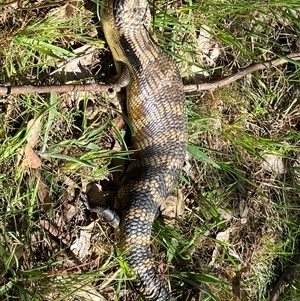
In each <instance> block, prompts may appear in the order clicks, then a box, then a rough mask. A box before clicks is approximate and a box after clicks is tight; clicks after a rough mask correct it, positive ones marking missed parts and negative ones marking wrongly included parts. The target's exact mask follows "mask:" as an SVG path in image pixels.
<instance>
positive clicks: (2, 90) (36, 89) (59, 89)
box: [0, 84, 120, 95]
mask: <svg viewBox="0 0 300 301" xmlns="http://www.w3.org/2000/svg"><path fill="white" fill-rule="evenodd" d="M119 91H120V87H119V86H116V85H104V84H87V85H53V86H30V85H27V86H6V87H5V86H0V95H10V94H29V93H39V94H42V93H51V92H54V93H55V92H56V93H65V92H119Z"/></svg>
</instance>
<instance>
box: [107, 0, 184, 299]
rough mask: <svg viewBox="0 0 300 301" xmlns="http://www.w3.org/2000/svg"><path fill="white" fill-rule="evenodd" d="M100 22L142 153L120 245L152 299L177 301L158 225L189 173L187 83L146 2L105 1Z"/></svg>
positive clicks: (132, 168)
mask: <svg viewBox="0 0 300 301" xmlns="http://www.w3.org/2000/svg"><path fill="white" fill-rule="evenodd" d="M101 22H102V27H103V31H104V34H105V37H106V40H107V43H108V45H109V47H110V50H111V52H112V55H113V58H114V61H115V64H116V68H117V71H118V73H119V75H120V77H119V84H120V85H121V86H126V94H127V112H128V117H129V119H130V121H131V125H132V128H133V133H132V148H133V149H134V150H137V151H136V153H135V155H134V156H133V158H132V161H131V163H130V165H129V167H128V170H127V173H126V176H125V180H124V182H123V183H122V186H121V188H120V190H119V193H118V199H119V201H120V209H121V212H122V213H121V225H120V230H121V245H122V247H123V248H124V249H126V250H127V252H126V261H127V262H128V264H129V265H130V266H131V268H132V269H133V271H134V272H135V274H136V278H137V280H136V282H135V287H136V289H137V290H138V291H139V292H140V293H141V294H143V296H144V297H145V298H146V299H147V300H156V301H166V300H170V298H171V293H170V291H169V289H168V288H167V286H166V284H165V282H164V281H163V280H162V278H161V276H160V275H159V274H158V272H157V269H156V267H155V264H154V262H153V259H152V257H151V251H150V239H151V229H152V223H153V220H154V218H155V215H156V213H157V211H158V209H159V207H160V205H161V204H162V203H163V202H164V200H165V199H166V198H167V197H168V195H169V194H170V192H171V191H172V189H173V188H174V184H175V182H176V181H177V180H178V176H179V173H180V171H181V169H182V166H183V162H184V158H185V154H186V143H187V121H186V120H187V118H186V107H185V102H184V94H183V84H182V80H181V77H180V74H179V72H178V70H177V68H176V66H175V64H174V62H173V60H172V59H171V58H170V57H169V56H168V55H167V54H165V53H164V52H163V51H162V50H161V49H160V48H159V47H158V46H157V45H156V44H155V42H154V41H153V40H152V39H151V38H150V36H149V32H148V28H149V23H150V13H149V8H148V3H147V1H146V0H104V1H103V2H102V10H101Z"/></svg>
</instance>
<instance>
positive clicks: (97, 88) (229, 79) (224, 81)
mask: <svg viewBox="0 0 300 301" xmlns="http://www.w3.org/2000/svg"><path fill="white" fill-rule="evenodd" d="M292 61H300V53H291V54H289V55H287V56H286V57H284V58H279V59H274V60H270V61H266V62H264V63H258V64H253V65H250V66H249V67H246V68H242V69H240V70H239V71H238V72H237V73H235V74H232V75H229V76H226V77H223V78H221V79H218V80H214V81H210V82H207V83H197V84H192V85H185V86H184V92H185V93H197V92H201V91H212V90H215V89H217V88H220V87H223V86H226V85H229V84H231V83H233V82H235V81H237V80H239V79H241V78H242V77H244V76H246V75H248V74H250V73H253V72H255V71H258V70H264V69H269V68H271V67H276V66H279V65H282V64H285V63H288V62H292ZM119 91H120V87H118V86H115V85H104V84H86V85H84V84H82V85H53V86H30V85H27V86H0V95H9V94H29V93H51V92H53V93H55V92H56V93H65V92H119Z"/></svg>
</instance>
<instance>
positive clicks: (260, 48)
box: [0, 0, 300, 301]
mask: <svg viewBox="0 0 300 301" xmlns="http://www.w3.org/2000/svg"><path fill="white" fill-rule="evenodd" d="M2 3H5V1H0V5H1V4H2ZM85 4H86V5H85V6H81V7H76V8H71V7H70V6H68V7H65V6H62V7H60V8H59V9H58V8H56V9H54V10H53V11H51V13H50V12H49V11H48V9H41V10H39V11H36V10H28V11H18V10H15V9H13V8H11V9H8V8H3V9H2V8H0V9H2V10H1V11H0V25H1V28H3V30H2V31H1V33H0V42H1V45H2V47H1V49H0V83H1V84H5V85H25V84H35V85H47V84H59V83H65V82H66V81H67V80H69V78H68V76H69V74H66V73H64V72H61V70H62V66H63V65H64V64H67V63H70V62H72V60H74V59H75V58H77V57H79V56H80V55H78V54H76V52H75V49H77V48H79V47H81V46H83V45H86V44H89V45H91V46H94V47H96V51H95V53H94V56H93V59H92V63H89V64H88V66H85V70H88V73H87V74H90V75H92V76H89V79H90V78H91V77H94V78H95V79H96V80H97V81H106V80H107V78H108V75H109V74H110V69H111V67H110V64H111V63H112V61H111V58H110V57H109V56H108V52H107V51H106V48H105V47H106V46H105V41H104V38H103V35H102V31H101V28H100V27H99V20H98V12H99V5H98V4H97V1H93V3H91V2H86V3H85ZM26 5H29V4H28V3H27V2H24V3H23V6H26ZM66 9H67V10H66ZM155 9H156V14H155V23H154V25H152V27H153V29H154V32H155V37H154V38H155V39H156V40H157V42H158V43H159V45H161V47H162V48H163V49H164V50H165V51H166V52H168V53H169V54H170V55H172V56H173V57H174V58H175V59H176V62H177V64H178V66H179V68H180V70H181V74H182V76H183V77H184V78H185V82H192V81H193V78H196V80H199V78H201V79H204V80H205V81H209V80H213V79H218V78H220V77H222V76H226V75H229V74H232V73H234V72H236V71H237V70H238V69H239V68H241V67H246V66H248V65H249V64H251V63H254V62H261V61H265V60H269V59H273V58H276V57H282V56H285V55H287V54H289V53H291V52H299V43H298V40H299V35H300V23H299V12H298V11H297V10H298V9H299V4H298V0H297V1H296V0H286V1H277V0H271V1H264V0H258V1H250V2H249V1H241V0H232V1H226V0H221V1H209V2H203V1H186V4H184V5H183V4H181V2H179V1H178V2H177V1H156V4H155ZM95 29H97V32H96V33H95ZM57 70H59V72H57ZM102 73H104V74H102ZM195 73H197V76H196V75H195ZM72 80H73V81H74V82H76V83H77V82H82V81H83V82H84V81H85V78H80V77H79V78H75V79H74V78H73V79H72ZM78 98H79V99H78V100H77V99H76V97H71V96H70V95H68V94H55V93H52V94H50V95H20V96H15V95H9V96H5V97H2V98H1V100H0V121H1V124H2V127H1V129H0V187H1V189H0V200H1V202H0V228H1V231H0V299H1V300H48V299H50V298H51V299H52V300H78V299H85V300H88V299H93V298H95V296H94V295H97V296H99V295H100V296H102V298H104V300H137V296H136V295H135V294H133V293H132V290H131V284H130V281H127V280H130V276H129V275H130V272H129V271H128V267H127V266H126V264H125V263H124V262H123V260H122V255H123V254H121V253H120V252H119V251H118V247H117V239H116V238H115V235H114V233H113V230H112V229H111V228H110V226H108V225H107V224H106V223H105V222H104V221H103V220H102V219H100V220H97V223H96V226H95V227H94V228H93V232H92V234H93V235H92V236H91V238H90V242H91V245H90V250H89V252H88V255H86V256H85V257H84V258H80V256H79V255H78V253H76V251H73V249H72V248H71V246H73V244H74V242H75V241H76V239H77V238H79V237H80V236H82V234H81V231H83V232H84V231H85V228H84V227H86V226H88V225H89V224H90V223H91V222H92V221H94V220H95V219H96V216H94V215H90V214H89V213H88V212H87V211H86V210H85V209H84V206H83V205H82V200H81V199H80V197H79V194H80V191H81V189H85V188H86V186H87V185H88V184H89V183H91V182H95V183H97V184H99V185H100V186H102V187H103V189H104V192H105V193H103V195H105V197H106V198H108V199H109V200H111V199H112V196H113V195H114V194H115V191H116V190H117V188H118V185H119V183H118V179H119V178H120V174H121V172H120V169H121V168H122V159H123V158H125V159H126V158H128V155H130V151H129V150H128V148H127V146H126V143H125V139H124V135H125V131H124V129H122V128H121V129H120V128H119V126H118V116H119V114H118V113H117V112H119V111H120V107H119V105H118V100H116V99H111V98H109V97H107V96H106V95H91V94H90V95H79V96H78ZM299 101H300V100H299V62H298V63H297V62H290V63H289V64H285V65H282V66H278V67H276V68H272V69H270V70H263V71H260V72H256V73H254V74H253V75H249V76H248V77H246V78H244V79H242V80H240V81H239V82H237V83H233V84H231V85H229V86H227V87H224V88H222V89H218V90H216V91H213V92H202V93H201V94H200V95H187V96H186V103H187V107H188V115H189V146H188V155H189V158H188V162H187V165H186V166H185V168H184V171H183V172H182V175H181V178H180V181H179V183H178V185H177V187H178V188H177V189H178V191H177V193H178V196H179V197H178V198H179V203H181V202H184V203H183V208H184V211H183V214H182V215H181V216H180V217H178V218H177V219H176V220H173V221H172V223H171V224H169V223H168V222H167V221H162V220H161V219H159V220H158V221H156V222H155V224H154V233H153V255H154V258H155V260H156V261H157V266H158V268H159V270H160V271H161V272H162V273H163V274H164V275H166V278H167V281H168V282H169V283H170V285H171V287H172V289H173V291H174V295H175V296H178V300H184V301H185V300H191V298H195V299H197V298H198V299H199V300H238V297H240V300H257V301H264V300H268V295H269V294H270V292H271V289H272V287H273V286H274V285H275V284H276V281H277V280H278V278H279V277H280V275H281V274H282V273H283V272H284V271H285V269H286V268H287V267H289V266H290V265H291V261H292V260H293V258H294V254H296V253H298V252H299V249H298V248H299V242H298V241H299V227H298V224H299V196H300V182H299V181H300V180H299V179H300V167H299V166H300V165H299V163H300V151H299V140H300V133H299V129H300V128H299V126H300V125H299V118H300V108H299ZM93 110H96V112H97V114H96V115H95V116H94V117H91V118H90V117H89V114H90V111H93ZM40 116H41V126H40V129H38V133H37V134H36V135H37V137H38V138H39V139H38V142H37V143H36V144H35V145H34V146H33V147H32V148H33V150H34V152H35V154H36V156H37V157H38V158H39V159H40V160H41V166H40V167H38V168H31V167H30V166H31V164H33V160H35V159H36V158H35V159H34V158H32V157H31V158H29V159H28V158H27V159H26V158H24V153H23V151H24V149H25V146H26V144H27V143H29V142H30V141H28V140H30V138H29V137H30V135H31V133H32V132H33V131H34V130H35V127H34V126H32V128H31V130H29V129H27V125H28V122H29V121H30V120H32V119H34V120H37V118H38V117H40ZM270 158H271V159H273V160H275V161H274V162H275V163H274V162H273V163H272V164H271V163H270V162H271V161H270V160H271V159H270ZM26 160H27V161H26ZM28 160H29V163H28ZM112 161H113V162H116V163H115V165H116V166H117V167H114V168H112V167H111V165H110V163H111V162H112ZM266 161H268V162H269V163H270V164H269V165H268V164H267V163H266ZM26 162H27V163H26ZM46 221H47V222H51V225H52V226H51V228H50V229H49V228H47V227H46V226H45V222H46ZM83 232H82V233H83ZM87 232H88V231H87ZM84 233H85V232H84ZM233 288H234V289H235V290H233ZM238 290H240V293H237V291H238ZM88 293H89V294H88ZM299 295H300V290H299V272H298V271H297V270H296V273H295V276H294V278H293V279H292V280H291V281H290V283H289V284H286V285H285V289H284V292H283V293H282V294H281V296H280V300H281V301H284V300H298V298H299V297H298V296H299ZM201 298H202V299H201ZM100 300H101V299H100Z"/></svg>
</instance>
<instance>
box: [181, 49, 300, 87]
mask: <svg viewBox="0 0 300 301" xmlns="http://www.w3.org/2000/svg"><path fill="white" fill-rule="evenodd" d="M292 60H294V61H299V60H300V53H291V54H289V55H287V56H286V57H283V58H278V59H274V60H270V61H266V62H263V63H258V64H252V65H250V66H249V67H246V68H242V69H240V70H239V71H238V72H237V73H235V74H232V75H229V76H226V77H223V78H221V79H218V80H214V81H210V82H207V83H199V84H192V85H185V86H184V92H185V93H193V92H200V91H212V90H215V89H217V88H220V87H224V86H227V85H229V84H231V83H233V82H235V81H237V80H239V79H241V78H242V77H244V76H246V75H248V74H251V73H253V72H255V71H259V70H264V69H269V68H271V67H276V66H279V65H282V64H285V63H287V62H290V61H292Z"/></svg>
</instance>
